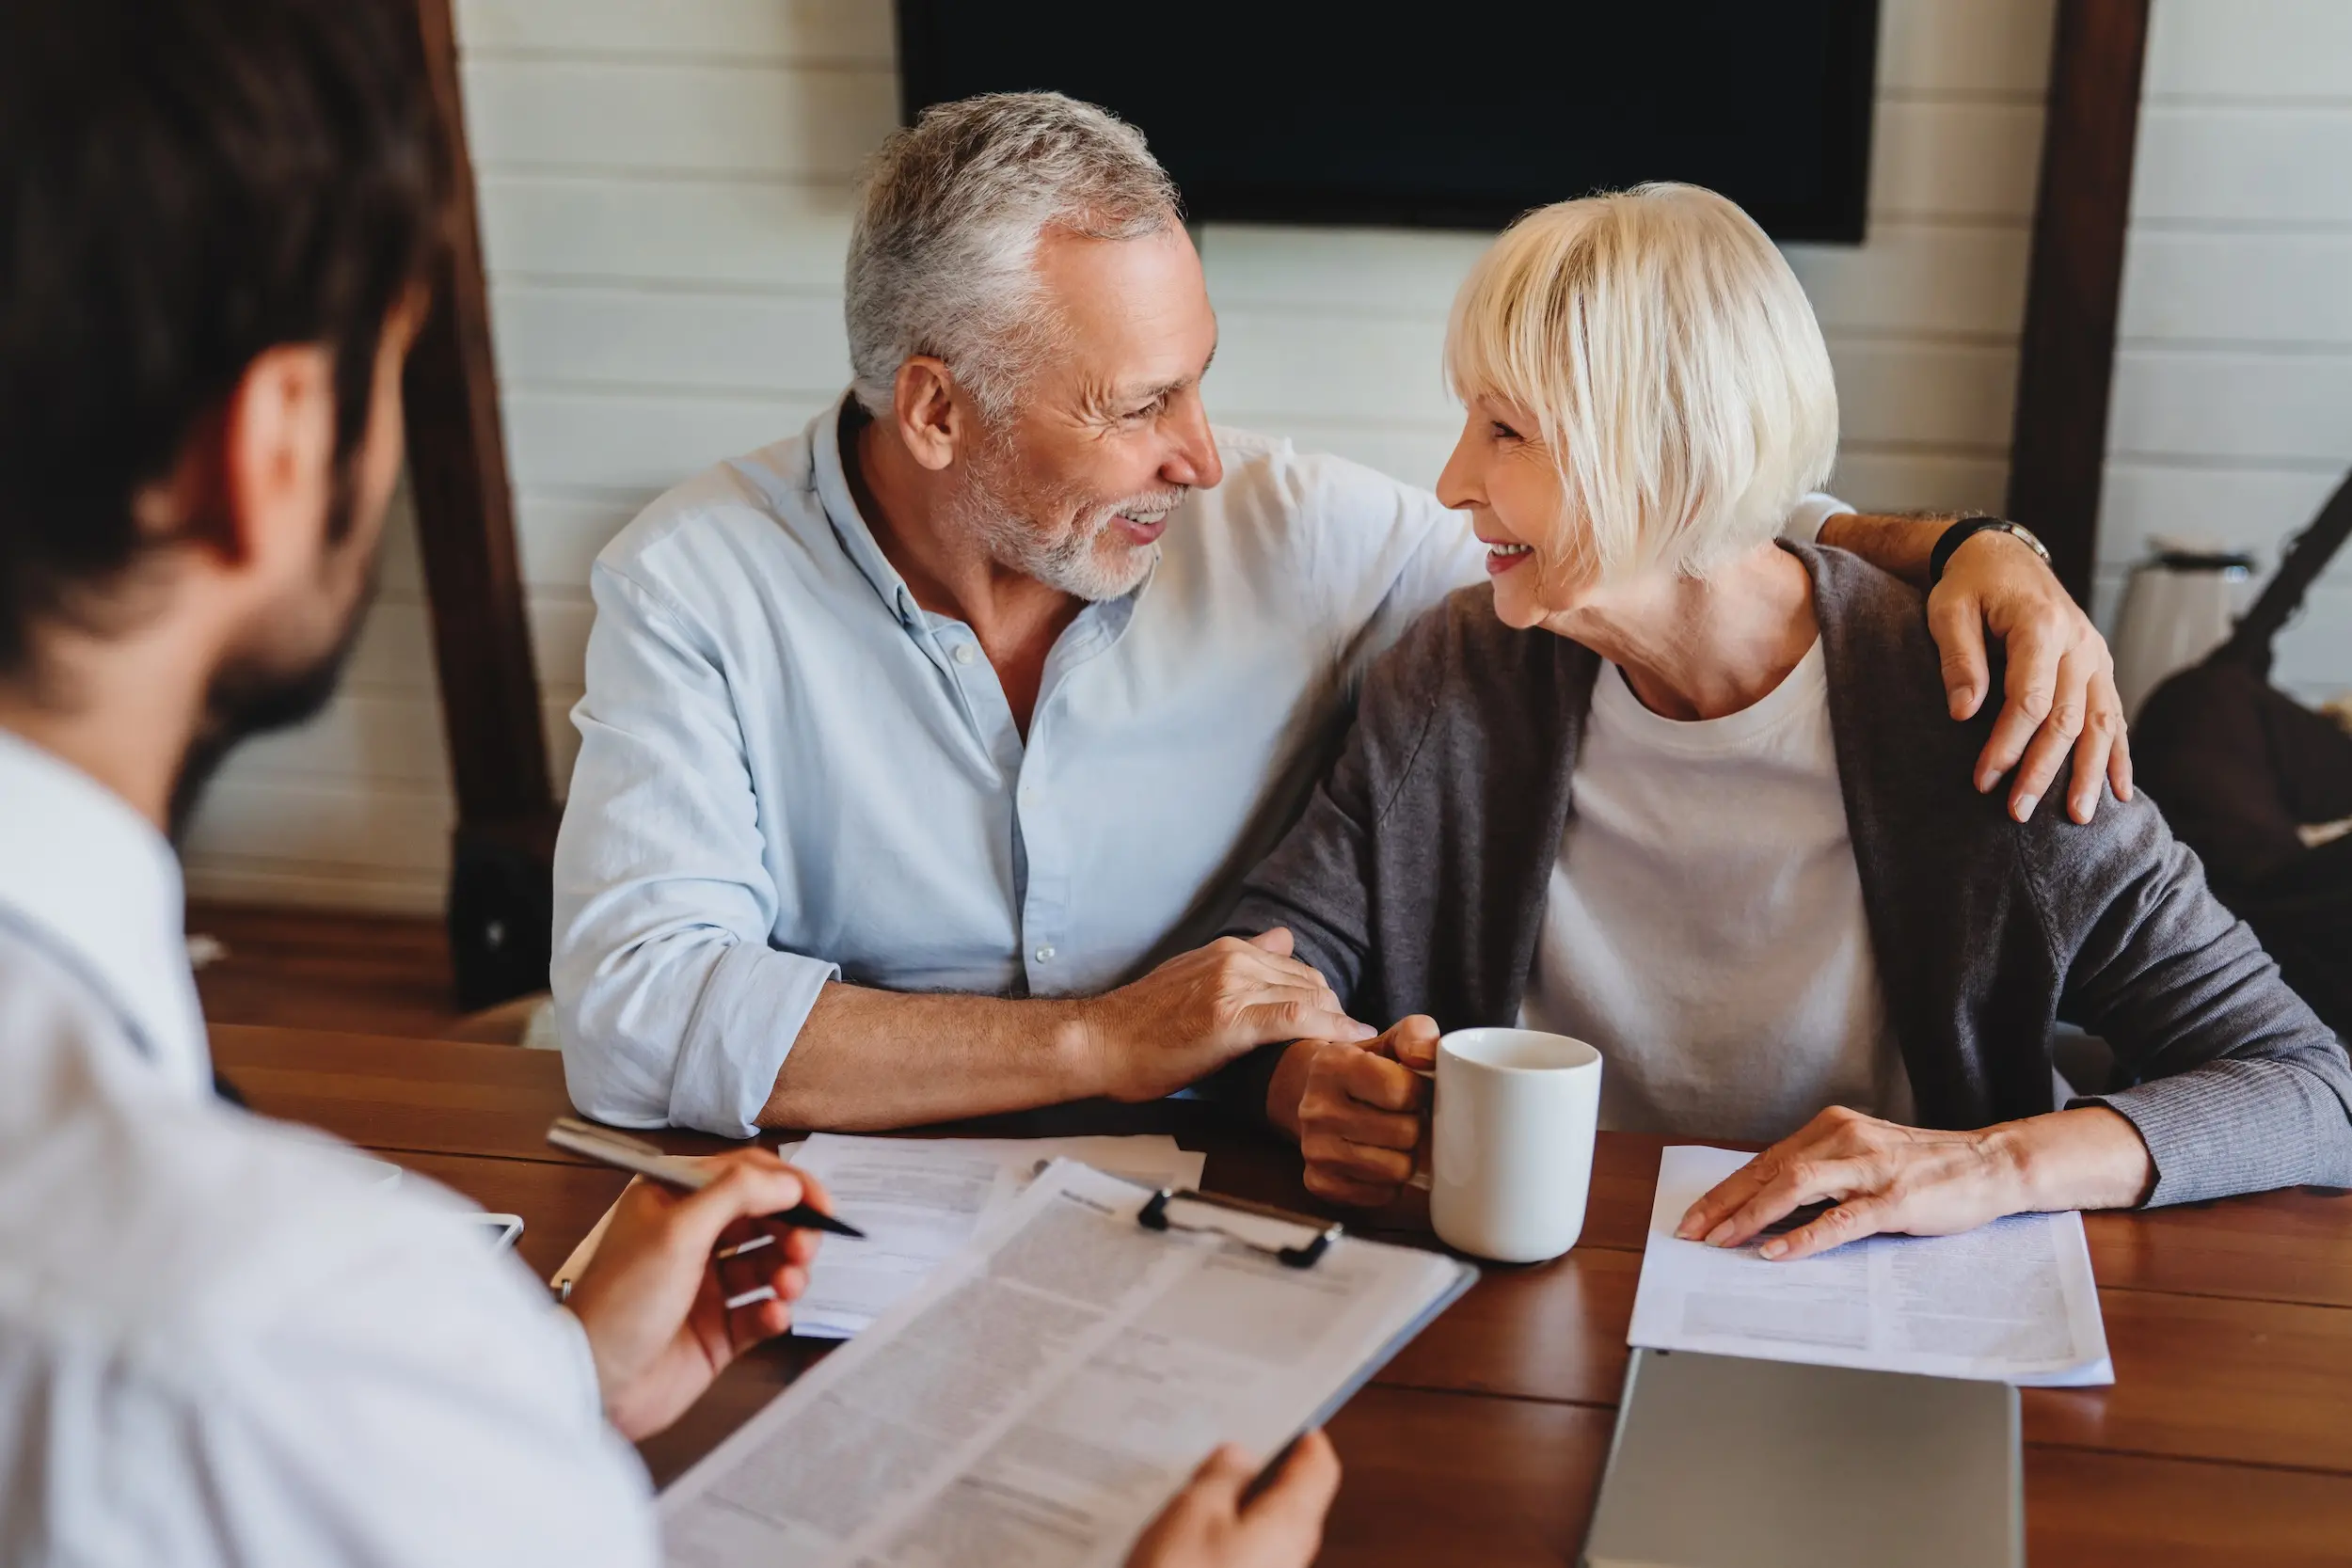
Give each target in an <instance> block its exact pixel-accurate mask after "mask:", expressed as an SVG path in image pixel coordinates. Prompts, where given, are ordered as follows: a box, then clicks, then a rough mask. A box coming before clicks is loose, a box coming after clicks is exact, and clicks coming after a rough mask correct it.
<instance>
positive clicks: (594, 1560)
mask: <svg viewBox="0 0 2352 1568" xmlns="http://www.w3.org/2000/svg"><path fill="white" fill-rule="evenodd" d="M425 104H426V99H425V95H424V93H423V91H422V90H421V77H420V72H419V69H418V62H417V59H416V37H415V31H414V20H413V18H412V17H410V16H409V15H408V14H407V12H406V10H405V6H404V5H403V4H402V3H401V0H10V4H8V6H7V7H6V8H0V1063H4V1064H5V1071H6V1082H7V1084H8V1094H7V1095H6V1096H5V1097H0V1563H20V1562H22V1563H34V1562H40V1563H50V1562H72V1563H125V1564H128V1563H138V1564H142V1565H151V1564H172V1563H215V1562H238V1563H284V1564H299V1565H302V1568H318V1565H328V1564H338V1563H355V1564H356V1563H366V1564H372V1565H399V1564H418V1565H426V1564H430V1565H433V1568H446V1565H449V1564H462V1563H473V1562H482V1563H488V1562H521V1561H533V1562H539V1561H545V1562H563V1563H566V1564H575V1565H579V1564H619V1563H628V1564H650V1563H652V1562H654V1561H655V1560H657V1558H658V1556H659V1544H658V1542H657V1539H656V1531H655V1528H654V1522H653V1514H652V1511H651V1509H650V1508H649V1507H648V1498H647V1493H646V1482H645V1477H644V1470H643V1468H642V1467H641V1466H640V1465H638V1464H637V1462H636V1459H635V1457H634V1455H633V1454H632V1453H631V1452H630V1451H629V1449H628V1445H627V1443H626V1442H624V1441H623V1439H624V1438H625V1437H632V1436H637V1435H641V1434H643V1433H648V1432H652V1431H656V1430H659V1429H660V1428H661V1427H663V1426H666V1425H667V1424H668V1423H669V1422H670V1421H671V1420H672V1419H674V1418H675V1417H676V1416H677V1415H678V1414H679V1413H680V1412H681V1411H683V1410H684V1409H685V1408H686V1407H687V1405H688V1404H690V1403H691V1402H692V1401H693V1400H694V1399H695V1398H696V1397H697V1396H699V1395H700V1393H701V1392H702V1391H703V1389H704V1388H705V1387H706V1386H707V1385H708V1384H709V1382H710V1380H711V1378H712V1377H713V1376H714V1375H715V1374H716V1373H717V1372H718V1370H720V1369H721V1368H723V1367H724V1366H725V1365H726V1364H727V1363H728V1362H729V1361H730V1360H732V1359H733V1358H734V1356H735V1355H736V1354H738V1353H739V1351H740V1350H742V1349H743V1348H744V1347H746V1346H749V1345H751V1344H754V1343H755V1342H757V1341H758V1340H760V1339H763V1338H767V1337H769V1336H771V1335H773V1334H776V1333H778V1332H781V1331H782V1329H783V1328H784V1327H785V1325H786V1323H787V1320H788V1306H787V1304H788V1302H789V1301H790V1300H791V1298H793V1297H794V1296H796V1295H797V1294H798V1293H799V1292H800V1291H801V1290H802V1289H803V1287H804V1286H805V1284H806V1267H807V1264H808V1262H809V1259H811V1257H812V1256H813V1252H814V1237H813V1236H812V1235H811V1234H810V1233H808V1232H804V1231H776V1232H774V1238H775V1240H776V1241H777V1242H778V1243H781V1244H779V1245H776V1246H774V1247H772V1248H767V1249H762V1250H760V1251H758V1252H755V1253H754V1254H753V1255H752V1256H751V1257H748V1258H735V1259H730V1260H729V1261H727V1262H726V1263H725V1264H723V1265H715V1264H713V1263H712V1261H711V1254H712V1252H713V1250H714V1248H716V1247H718V1246H720V1245H721V1244H723V1243H740V1242H743V1241H747V1240H750V1239H751V1238H752V1237H753V1236H754V1235H755V1233H758V1232H760V1231H761V1230H763V1229H764V1228H765V1222H763V1221H761V1220H759V1219H758V1218H756V1216H759V1215H763V1214H768V1213H772V1212H776V1211H778V1210H781V1209H785V1208H787V1207H789V1206H791V1205H792V1204H794V1203H796V1202H798V1201H800V1200H801V1198H802V1197H803V1195H804V1194H805V1195H807V1196H811V1197H812V1198H813V1199H814V1200H815V1201H817V1202H818V1203H822V1202H823V1201H824V1198H823V1194H822V1193H821V1191H819V1190H818V1189H817V1188H816V1186H815V1184H814V1183H813V1182H810V1181H807V1180H805V1179H803V1177H801V1176H800V1175H799V1174H798V1173H796V1172H794V1171H792V1170H791V1169H790V1168H789V1167H787V1166H786V1165H784V1164H782V1163H781V1162H780V1161H778V1160H777V1159H776V1158H775V1157H774V1156H773V1155H772V1154H769V1153H766V1152H764V1151H756V1150H746V1151H742V1152H739V1153H737V1154H733V1155H730V1156H727V1157H726V1158H725V1161H724V1171H723V1176H722V1177H721V1179H720V1180H718V1181H717V1182H715V1183H714V1184H713V1185H712V1186H710V1187H709V1188H707V1189H706V1190H705V1191H704V1192H702V1193H700V1194H697V1195H695V1196H690V1197H675V1196H670V1195H668V1194H666V1193H664V1192H662V1191H660V1190H659V1189H654V1188H649V1187H644V1186H640V1187H636V1188H632V1189H631V1193H630V1196H628V1197H626V1198H625V1199H624V1200H623V1203H622V1206H621V1209H620V1212H619V1213H618V1214H617V1216H616V1218H615V1220H614V1222H613V1225H612V1229H611V1230H610V1231H609V1233H608V1234H607V1236H606V1239H605V1242H604V1243H603V1246H602V1247H601V1249H600V1250H599V1252H598V1256H597V1259H596V1265H595V1266H594V1267H593V1268H592V1269H591V1270H590V1271H589V1272H588V1273H587V1275H584V1276H583V1277H582V1278H581V1279H580V1282H579V1284H578V1286H577V1288H576V1290H575V1291H574V1293H573V1295H572V1298H571V1300H570V1303H569V1305H568V1306H567V1307H564V1308H550V1307H548V1304H547V1302H546V1300H545V1298H544V1295H543V1294H541V1293H540V1292H539V1291H538V1290H537V1287H536V1286H535V1284H534V1282H533V1281H532V1279H531V1278H530V1276H529V1275H528V1274H527V1273H526V1272H525V1271H524V1270H523V1269H521V1268H520V1267H519V1266H518V1265H517V1264H516V1262H515V1261H514V1260H513V1259H511V1258H504V1259H502V1258H499V1257H497V1256H496V1255H494V1254H492V1253H490V1252H489V1251H488V1250H487V1249H486V1248H485V1247H484V1245H483V1244H482V1243H481V1241H480V1240H479V1239H478V1237H477V1235H476V1233H475V1228H474V1227H472V1226H471V1225H470V1224H469V1223H468V1222H467V1221H466V1220H465V1219H464V1217H463V1213H462V1209H461V1206H459V1205H457V1204H456V1203H455V1202H453V1200H451V1199H450V1198H449V1197H448V1196H446V1195H444V1194H440V1193H439V1192H437V1190H435V1189H431V1188H429V1187H427V1186H426V1185H425V1184H423V1183H421V1182H417V1181H414V1180H410V1181H406V1182H404V1183H403V1184H402V1187H401V1188H400V1189H397V1190H389V1191H388V1190H386V1189H385V1188H384V1187H383V1185H382V1184H381V1181H380V1180H379V1177H378V1172H377V1171H375V1170H373V1169H372V1168H371V1167H370V1163H369V1162H366V1161H363V1160H361V1159H360V1158H358V1156H356V1155H354V1154H353V1153H352V1152H351V1151H350V1150H348V1149H345V1148H341V1147H340V1146H337V1145H335V1144H332V1143H331V1142H328V1141H326V1140H323V1139H321V1138H319V1137H317V1136H316V1135H315V1134H310V1133H306V1132H298V1131H295V1130H292V1129H288V1128H283V1127H278V1126H276V1125H273V1124H271V1123H269V1122H267V1121H264V1120H262V1119H260V1118H257V1117H250V1116H247V1115H246V1114H245V1113H244V1112H242V1111H239V1110H237V1109H235V1108H234V1107H232V1106H230V1105H228V1104H226V1103H224V1102H223V1101H219V1100H217V1099H215V1096H214V1093H213V1085H212V1077H211V1072H210V1063H209V1058H208V1053H207V1050H206V1046H205V1039H204V1026H203V1022H202V1019H201V1017H200V1015H199V1010H198V1007H197V1002H196V995H195V989H194V985H193V982H192V980H191V978H190V976H189V974H188V970H187V965H186V960H185V950H184V945H183V927H182V916H183V911H182V907H181V884H180V872H179V865H178V863H177V861H176V860H175V858H174V856H173V854H172V851H171V848H170V845H169V843H168V841H167V837H166V833H167V830H168V828H169V826H170V825H171V824H172V823H173V821H174V820H175V818H176V816H178V815H179V814H180V813H182V812H183V811H184V810H185V809H186V807H187V805H188V804H189V802H190V801H191V800H193V799H194V797H195V795H196V793H197V789H198V786H199V784H200V782H201V778H202V774H203V772H204V769H205V767H206V766H207V764H208V763H209V762H210V761H211V760H213V759H215V758H217V757H218V756H219V755H220V754H221V752H223V751H225V750H226V749H227V748H228V747H229V746H230V745H231V744H232V743H233V742H234V741H235V740H236V739H237V738H238V737H239V736H244V735H246V734H248V733H251V732H252V731H254V730H257V729H261V728H265V727H267V726H270V725H273V724H280V723H286V722H290V721H294V720H296V719H298V718H300V717H302V716H303V715H305V714H307V713H309V712H311V711H313V710H315V709H316V708H317V706H318V705H320V704H321V703H323V702H324V701H325V700H326V696H327V694H328V693H329V692H330V691H331V690H332V689H333V687H334V684H335V678H336V673H337V671H338V669H339V667H340V665H341V663H342V656H343V653H344V651H345V650H346V649H347V648H348V646H349V645H350V642H351V639H352V633H353V630H354V628H355V627H356V626H357V625H358V620H359V617H360V614H361V612H362V610H363V609H364V606H365V601H366V598H367V591H368V586H369V582H370V580H371V577H372V574H373V561H374V556H375V546H376V540H377V535H378V533H379V531H380V529H381V527H382V522H383V515H384V509H385V503H386V499H387V497H388V496H389V492H390V490H391V487H392V484H393V482H394V478H395V475H396V472H397V470H398V467H399V462H400V449H401V409H400V400H399V386H400V372H401V366H402V362H403V358H404V356H405V353H406V351H407V347H408V344H409V341H410V339H411V337H412V336H413V334H414V332H415V329H416V327H417V325H418V323H419V321H420V320H421V317H422V314H423V312H424V310H425V309H426V307H427V302H426V299H425V295H424V289H423V283H422V279H423V278H424V277H425V276H426V273H427V264H428V262H429V261H430V260H431V258H432V254H433V246H434V245H435V243H436V238H437V220H438V215H439V212H440V206H441V203H442V201H443V200H444V199H445V197H446V192H445V190H444V189H443V183H442V180H441V175H440V172H439V171H440V170H441V168H442V167H443V164H442V159H441V155H440V151H439V150H438V149H437V147H436V146H435V143H434V139H433V136H432V134H431V128H430V122H429V118H428V114H427V110H426V107H425ZM761 1259H766V1260H767V1261H766V1262H765V1264H764V1266H763V1265H762V1263H761V1261H760V1260H761ZM722 1269H723V1271H724V1273H723V1275H722ZM758 1284H767V1285H769V1286H771V1287H772V1288H773V1289H774V1291H775V1292H776V1295H777V1299H776V1300H774V1301H771V1302H765V1303H761V1304H757V1305H754V1306H751V1307H743V1308H739V1309H736V1310H733V1311H730V1310H728V1309H727V1307H726V1306H725V1301H726V1299H727V1297H729V1296H731V1295H734V1294H737V1293H739V1292H743V1291H748V1290H751V1289H752V1288H753V1287H754V1286H755V1285H758ZM1299 1453H1300V1457H1298V1458H1297V1459H1295V1460H1294V1461H1293V1462H1292V1463H1291V1464H1290V1465H1288V1466H1287V1467H1286V1468H1285V1469H1284V1470H1283V1471H1282V1472H1281V1474H1280V1476H1279V1478H1278V1479H1277V1481H1275V1483H1274V1485H1273V1486H1272V1487H1271V1488H1269V1489H1268V1490H1267V1491H1266V1492H1265V1493H1263V1495H1262V1496H1261V1497H1258V1498H1257V1499H1256V1500H1255V1501H1253V1502H1252V1503H1250V1504H1249V1505H1248V1507H1247V1508H1245V1507H1244V1505H1243V1503H1242V1500H1241V1497H1242V1492H1243V1490H1244V1487H1243V1482H1244V1481H1246V1480H1247V1479H1248V1475H1249V1473H1250V1472H1249V1468H1248V1465H1246V1464H1245V1463H1244V1462H1243V1461H1241V1460H1240V1459H1238V1458H1237V1457H1236V1456H1234V1455H1232V1454H1230V1453H1222V1454H1220V1455H1219V1456H1216V1457H1214V1458H1213V1459H1212V1461H1211V1463H1210V1464H1209V1465H1205V1466H1204V1467H1203V1471H1202V1474H1201V1476H1200V1479H1199V1480H1198V1481H1196V1483H1195V1485H1194V1486H1193V1487H1192V1488H1191V1489H1190V1490H1188V1491H1187V1492H1186V1493H1184V1495H1183V1496H1182V1497H1179V1498H1178V1500H1177V1502H1176V1503H1175V1504H1174V1505H1172V1506H1171V1507H1170V1509H1169V1510H1168V1513H1166V1514H1165V1515H1164V1516H1163V1518H1162V1519H1161V1520H1160V1522H1159V1523H1158V1524H1156V1525H1155V1526H1154V1527H1153V1528H1152V1531H1151V1532H1150V1533H1149V1534H1148V1535H1147V1536H1146V1538H1145V1544H1144V1545H1143V1546H1141V1547H1139V1548H1138V1551H1137V1555H1136V1561H1137V1562H1138V1563H1143V1564H1150V1565H1158V1568H1176V1565H1183V1564H1200V1565H1203V1568H1206V1565H1209V1564H1223V1565H1227V1568H1239V1565H1241V1564H1244V1563H1263V1564H1266V1565H1268V1568H1276V1565H1281V1564H1292V1563H1297V1562H1300V1561H1303V1560H1305V1558H1306V1557H1307V1556H1309V1555H1311V1552H1312V1550H1313V1546H1314V1542H1315V1538H1316V1534H1317V1531H1318V1528H1319V1526H1320V1521H1321V1518H1322V1515H1323V1512H1324V1509H1325V1508H1326V1506H1327V1504H1328V1501H1329V1498H1330V1495H1331V1491H1332V1488H1333V1486H1334V1485H1335V1483H1336V1466H1335V1464H1334V1462H1333V1461H1332V1459H1331V1457H1330V1451H1329V1449H1328V1447H1327V1445H1325V1444H1323V1443H1322V1442H1321V1440H1320V1439H1317V1440H1315V1441H1314V1442H1312V1443H1310V1444H1307V1445H1304V1446H1302V1448H1301V1449H1300V1450H1299Z"/></svg>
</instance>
